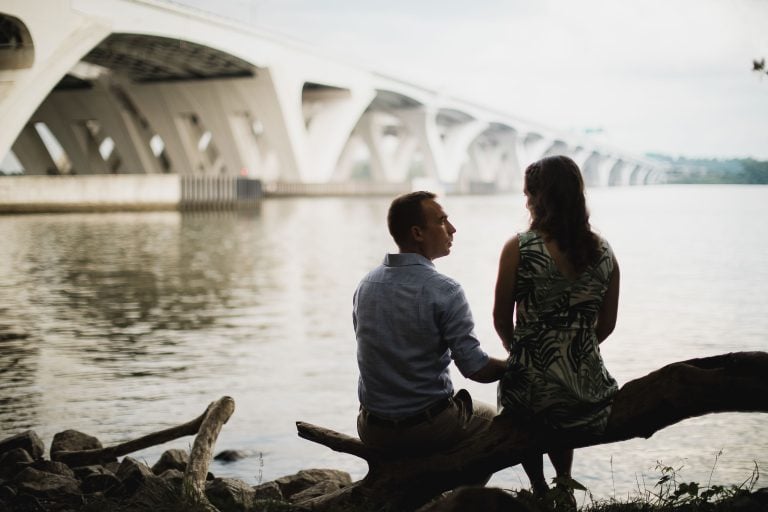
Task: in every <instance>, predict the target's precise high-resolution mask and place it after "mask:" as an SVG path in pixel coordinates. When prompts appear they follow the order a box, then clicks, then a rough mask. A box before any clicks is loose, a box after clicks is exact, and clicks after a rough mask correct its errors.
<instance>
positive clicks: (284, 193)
mask: <svg viewBox="0 0 768 512" xmlns="http://www.w3.org/2000/svg"><path fill="white" fill-rule="evenodd" d="M410 190H411V184H409V183H370V182H345V183H286V182H275V183H268V184H262V182H261V181H260V180H256V179H249V178H240V177H231V176H179V175H178V174H149V175H148V174H99V175H86V176H82V175H80V176H77V175H76V176H25V175H21V176H0V213H45V212H98V211H138V210H207V209H212V210H218V209H233V208H241V207H248V206H252V205H255V204H257V203H258V202H259V201H260V200H261V199H263V198H264V197H293V196H303V197H313V196H318V197H320V196H377V195H378V196H382V195H383V196H389V197H394V196H396V195H398V194H401V193H403V192H408V191H410Z"/></svg>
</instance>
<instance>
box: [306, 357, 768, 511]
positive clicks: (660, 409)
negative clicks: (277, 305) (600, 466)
mask: <svg viewBox="0 0 768 512" xmlns="http://www.w3.org/2000/svg"><path fill="white" fill-rule="evenodd" d="M716 412H768V353H766V352H736V353H730V354H723V355H719V356H713V357H707V358H701V359H691V360H688V361H682V362H677V363H672V364H669V365H667V366H664V367H663V368H661V369H659V370H656V371H654V372H651V373H649V374H648V375H646V376H644V377H641V378H639V379H635V380H633V381H630V382H627V383H626V384H625V385H624V386H622V388H621V389H620V390H619V392H618V394H617V395H616V397H615V399H614V402H613V407H612V409H611V415H610V417H609V420H608V426H607V427H606V430H605V432H604V433H603V434H601V435H586V434H578V433H562V432H561V433H559V434H557V435H554V434H552V433H547V432H541V431H532V430H529V429H528V428H526V426H525V425H522V424H520V423H518V422H516V421H515V419H514V418H510V417H506V416H499V417H497V418H495V419H494V421H493V422H492V424H491V427H490V428H489V429H488V430H487V431H485V432H484V433H483V434H482V435H479V436H476V437H475V438H473V439H469V440H467V441H466V442H464V443H462V444H460V445H457V446H455V447H452V448H450V449H447V450H445V451H443V452H441V453H437V454H433V455H429V456H424V457H400V458H393V457H391V456H390V455H389V454H385V453H377V452H375V451H373V450H370V449H368V448H367V447H366V446H365V445H363V443H362V442H360V440H359V439H356V438H353V437H350V436H346V435H344V434H339V433H338V432H333V431H330V430H327V429H323V428H321V427H317V426H314V425H311V424H309V423H303V422H298V423H297V428H298V432H299V436H300V437H302V438H304V439H308V440H310V441H314V442H317V443H320V444H323V445H325V446H328V447H329V448H331V449H333V450H335V451H339V452H344V453H349V454H352V455H356V456H358V457H361V458H363V459H365V460H366V461H367V462H368V466H369V471H368V474H367V475H366V476H365V478H363V479H362V480H360V481H358V482H355V483H353V484H352V485H350V486H348V487H345V488H343V489H340V490H339V491H337V492H334V493H332V494H328V495H325V496H321V497H319V498H316V499H314V500H312V501H311V502H305V503H302V505H303V506H307V507H309V508H310V509H311V510H314V511H318V512H322V511H331V510H347V509H349V510H367V511H390V510H391V511H399V512H405V511H411V510H415V509H416V508H418V507H419V506H421V505H423V504H424V503H426V502H428V501H430V500H432V499H434V498H435V497H437V496H439V495H440V494H441V493H442V492H444V491H447V490H450V489H455V488H457V487H459V486H461V485H464V484H468V483H472V482H475V481H477V480H478V479H479V478H480V477H482V475H488V474H491V473H495V472H496V471H499V470H501V469H504V468H506V467H510V466H514V465H516V464H519V463H520V462H521V460H522V457H523V455H524V454H525V453H527V452H529V451H531V450H537V451H540V452H547V451H550V450H556V449H562V448H581V447H585V446H592V445H598V444H606V443H613V442H617V441H624V440H627V439H632V438H635V437H643V438H649V437H650V436H651V435H653V434H654V433H655V432H657V431H659V430H661V429H663V428H665V427H668V426H670V425H673V424H675V423H678V422H680V421H682V420H684V419H687V418H693V417H696V416H702V415H704V414H709V413H716Z"/></svg>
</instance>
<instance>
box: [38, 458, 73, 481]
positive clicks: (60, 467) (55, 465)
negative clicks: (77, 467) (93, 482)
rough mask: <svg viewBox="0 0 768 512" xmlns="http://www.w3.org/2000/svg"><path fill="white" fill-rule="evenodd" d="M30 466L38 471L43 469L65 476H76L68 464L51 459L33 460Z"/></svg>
mask: <svg viewBox="0 0 768 512" xmlns="http://www.w3.org/2000/svg"><path fill="white" fill-rule="evenodd" d="M30 467H32V468H35V469H37V470H38V471H44V472H46V473H51V474H53V475H61V476H66V477H67V478H77V477H76V476H75V472H74V471H72V469H70V467H69V466H67V465H66V464H64V463H63V462H56V461H52V460H37V461H35V462H33V463H32V464H31V465H30Z"/></svg>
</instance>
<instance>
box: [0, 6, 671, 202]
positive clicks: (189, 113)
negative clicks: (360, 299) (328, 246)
mask: <svg viewBox="0 0 768 512" xmlns="http://www.w3.org/2000/svg"><path fill="white" fill-rule="evenodd" d="M0 119H2V123H3V129H2V130H1V131H0V158H2V157H3V155H6V162H9V161H10V162H14V163H15V165H16V166H17V167H20V168H23V172H24V174H26V175H41V174H42V175H46V174H49V175H50V174H55V175H58V174H62V175H67V174H76V175H93V174H150V175H155V174H175V175H181V176H187V175H190V176H203V177H211V176H226V177H237V176H243V177H250V178H257V179H259V180H261V182H262V183H264V184H265V186H266V187H269V186H271V185H274V186H278V185H280V184H283V185H284V184H291V183H293V184H296V183H299V184H300V183H304V184H329V183H350V182H353V183H363V182H368V183H373V184H382V185H387V184H389V185H391V184H408V183H411V182H412V181H413V180H426V181H427V182H429V183H436V184H438V185H440V186H442V187H443V188H444V189H445V190H447V191H449V192H451V191H456V192H466V191H472V190H494V191H508V190H518V189H520V187H521V181H522V178H521V170H522V169H524V168H525V166H526V165H527V164H528V163H530V162H532V161H534V160H536V159H538V158H540V157H542V156H544V155H549V154H566V155H569V156H571V157H572V158H574V160H576V162H577V163H578V164H579V165H580V167H581V168H582V170H583V173H584V177H585V181H586V183H587V184H588V185H590V186H609V185H636V184H646V183H654V182H658V181H660V180H661V179H662V178H663V174H662V173H661V172H660V170H659V169H657V168H656V167H654V164H652V163H650V162H648V161H645V160H642V159H638V158H634V157H632V156H629V155H626V154H623V153H621V152H619V151H617V150H615V149H612V148H606V147H601V146H599V145H597V144H595V143H593V142H590V141H589V140H588V139H586V138H583V139H582V138H578V137H576V136H574V135H572V134H564V133H558V132H557V131H555V130H552V129H548V128H546V127H543V126H538V125H535V124H533V123H531V122H526V121H524V120H520V119H516V118H514V117H513V116H510V115H508V114H505V113H503V112H498V111H495V110H493V109H492V108H488V107H483V106H480V105H477V104H474V103H472V102H468V101H462V100H460V99H457V98H451V97H445V96H444V95H442V94H441V93H440V92H439V91H435V90H430V89H428V88H424V87H420V86H418V85H416V84H412V83H407V82H404V81H401V80H398V79H397V78H396V77H391V76H384V75H382V74H379V73H376V72H375V71H372V70H368V69H363V68H361V67H357V66H354V65H350V64H348V63H345V62H342V61H339V60H334V59H332V58H329V57H327V56H323V55H319V54H318V53H317V52H315V51H314V50H313V49H312V48H311V47H309V46H306V45H303V44H299V43H297V42H295V41H290V40H283V39H280V38H279V37H277V36H275V35H272V34H267V33H263V32H259V31H257V30H255V29H253V28H252V27H248V26H245V25H241V24H238V23H236V22H233V21H231V20H225V19H221V18H218V17H215V16H213V15H207V14H205V13H202V12H199V11H196V10H190V9H186V8H182V7H180V6H178V5H176V4H171V3H166V2H162V1H158V0H35V1H30V0H3V2H2V4H0ZM3 179H8V178H3Z"/></svg>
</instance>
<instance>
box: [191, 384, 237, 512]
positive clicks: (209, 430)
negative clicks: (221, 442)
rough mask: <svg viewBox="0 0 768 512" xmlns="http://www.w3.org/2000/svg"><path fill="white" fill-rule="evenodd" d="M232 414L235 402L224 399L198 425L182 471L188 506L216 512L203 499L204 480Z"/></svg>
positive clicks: (208, 411)
mask: <svg viewBox="0 0 768 512" xmlns="http://www.w3.org/2000/svg"><path fill="white" fill-rule="evenodd" d="M234 412H235V401H234V400H232V398H230V397H228V396H225V397H222V398H220V399H218V400H217V401H215V402H213V403H212V404H211V405H210V406H208V410H207V411H206V414H205V418H204V419H203V422H202V424H201V425H200V430H199V431H198V434H197V437H195V442H194V444H193V445H192V452H191V453H190V455H189V463H187V469H186V470H185V471H184V480H183V486H182V489H183V496H182V498H183V499H184V500H186V501H187V502H188V503H192V504H195V505H197V506H199V507H200V508H202V509H204V510H206V511H209V512H218V509H216V507H214V506H213V505H211V503H210V502H209V501H208V498H207V497H206V496H205V479H206V477H207V476H208V466H210V465H211V460H212V459H213V446H214V445H215V444H216V439H217V438H218V437H219V432H221V428H222V427H223V426H224V424H225V423H226V422H227V421H229V418H230V417H231V416H232V413H234Z"/></svg>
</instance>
